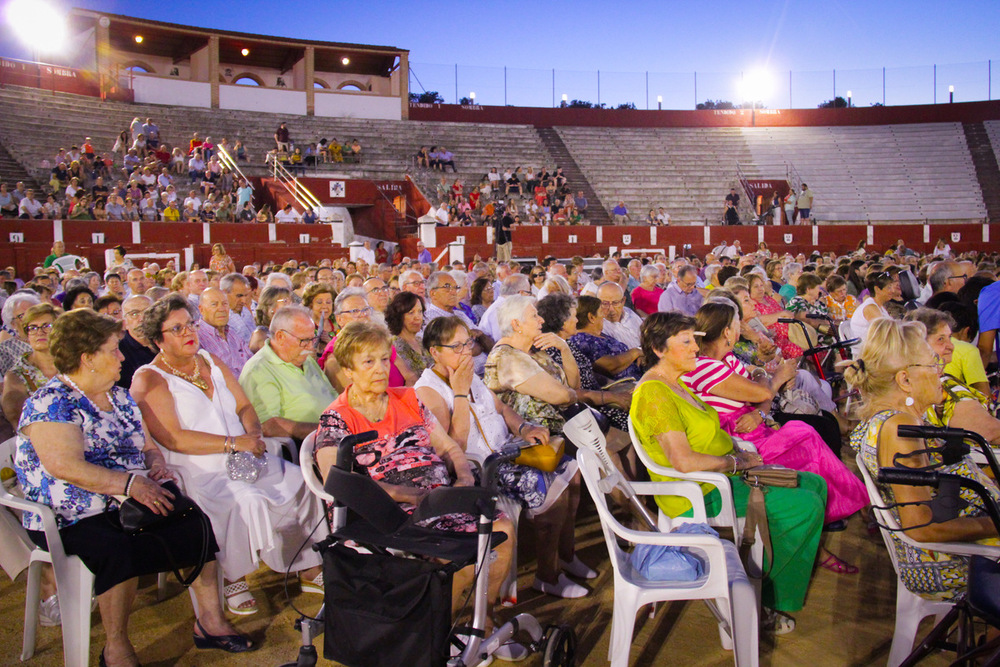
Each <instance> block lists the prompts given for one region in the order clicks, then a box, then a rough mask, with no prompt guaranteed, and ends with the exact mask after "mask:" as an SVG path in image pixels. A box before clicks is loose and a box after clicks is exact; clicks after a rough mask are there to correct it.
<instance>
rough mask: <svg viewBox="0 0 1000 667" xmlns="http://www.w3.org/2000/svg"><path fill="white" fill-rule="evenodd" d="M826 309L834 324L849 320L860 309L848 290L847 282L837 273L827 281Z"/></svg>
mask: <svg viewBox="0 0 1000 667" xmlns="http://www.w3.org/2000/svg"><path fill="white" fill-rule="evenodd" d="M824 300H825V301H826V309H827V310H828V311H830V317H832V318H833V320H834V322H843V321H844V320H849V319H851V317H852V316H853V315H854V311H855V310H857V309H858V300H857V299H856V298H854V297H853V296H851V294H850V293H849V292H848V289H847V280H846V279H845V278H844V277H843V276H840V275H837V274H836V273H834V274H831V275H830V277H829V278H827V279H826V298H825V299H824Z"/></svg>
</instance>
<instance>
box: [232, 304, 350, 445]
mask: <svg viewBox="0 0 1000 667" xmlns="http://www.w3.org/2000/svg"><path fill="white" fill-rule="evenodd" d="M315 344H316V326H315V324H313V319H312V314H311V313H310V311H309V309H307V308H304V307H302V306H285V307H283V308H281V309H279V310H278V312H276V313H275V314H274V317H272V318H271V327H270V336H269V338H268V341H267V342H266V343H264V347H262V348H261V349H260V351H259V352H257V354H255V355H254V356H253V357H251V358H250V360H249V361H247V363H246V365H244V366H243V372H242V373H240V385H242V386H243V391H245V392H246V394H247V397H248V398H249V399H250V402H251V403H253V407H254V410H256V411H257V416H258V417H259V418H260V423H261V425H262V426H263V429H264V436H265V437H279V438H281V437H291V438H295V440H297V441H302V440H304V439H305V437H306V436H307V435H309V434H310V433H312V432H313V431H315V430H316V427H317V426H318V425H319V416H320V415H321V414H323V411H324V410H326V409H327V407H329V405H330V403H332V402H333V400H334V399H335V398H337V392H336V391H334V389H333V387H332V386H331V385H330V381H329V380H327V379H326V375H325V374H324V373H323V371H322V370H321V369H320V367H319V364H317V363H316V359H315V357H314V355H315Z"/></svg>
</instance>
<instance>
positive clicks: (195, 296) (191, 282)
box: [184, 269, 208, 308]
mask: <svg viewBox="0 0 1000 667" xmlns="http://www.w3.org/2000/svg"><path fill="white" fill-rule="evenodd" d="M184 286H185V287H186V288H187V293H188V297H187V299H188V301H190V302H191V305H193V306H194V307H195V308H197V307H198V302H199V300H200V299H201V293H202V292H204V291H205V288H207V287H208V274H206V273H205V272H204V271H202V270H201V269H198V270H197V271H192V272H191V273H189V274H188V277H187V280H186V281H184Z"/></svg>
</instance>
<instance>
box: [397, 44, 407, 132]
mask: <svg viewBox="0 0 1000 667" xmlns="http://www.w3.org/2000/svg"><path fill="white" fill-rule="evenodd" d="M399 100H400V104H401V105H402V113H401V114H400V117H401V118H402V119H403V120H407V119H409V117H410V52H409V51H403V52H402V53H400V54H399Z"/></svg>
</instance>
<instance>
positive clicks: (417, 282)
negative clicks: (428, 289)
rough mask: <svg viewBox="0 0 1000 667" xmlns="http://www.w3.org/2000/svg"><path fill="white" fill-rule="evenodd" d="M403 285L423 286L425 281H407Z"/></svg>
mask: <svg viewBox="0 0 1000 667" xmlns="http://www.w3.org/2000/svg"><path fill="white" fill-rule="evenodd" d="M403 284H404V285H423V284H424V281H423V280H407V281H406V282H405V283H403Z"/></svg>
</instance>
